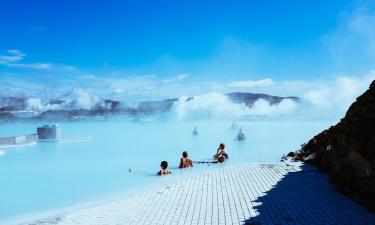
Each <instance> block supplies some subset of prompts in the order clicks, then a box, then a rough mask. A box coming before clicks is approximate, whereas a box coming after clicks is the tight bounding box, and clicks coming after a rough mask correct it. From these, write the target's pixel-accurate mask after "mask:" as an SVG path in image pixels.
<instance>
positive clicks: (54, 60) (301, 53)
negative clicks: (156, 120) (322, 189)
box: [0, 0, 374, 81]
mask: <svg viewBox="0 0 375 225" xmlns="http://www.w3.org/2000/svg"><path fill="white" fill-rule="evenodd" d="M372 9H373V8H372V5H371V4H370V3H369V2H366V1H354V2H353V1H346V0H331V1H326V0H314V1H300V0H289V1H276V0H275V1H270V0H268V1H267V0H266V1H201V0H200V1H195V0H189V1H178V0H171V1H165V0H158V1H142V0H139V1H135V0H134V1H110V0H107V1H70V0H64V1H57V0H23V1H22V0H3V1H1V6H0V56H9V55H12V54H13V55H14V54H23V55H22V57H21V58H22V59H18V60H13V61H12V62H10V61H9V60H8V61H6V62H4V60H3V62H2V63H1V60H0V73H2V74H5V75H6V76H7V77H8V76H17V77H21V78H23V79H26V80H29V79H31V80H32V79H34V77H33V76H36V77H39V78H40V77H42V76H55V75H56V76H64V75H65V74H64V73H66V76H71V77H74V76H75V74H77V72H72V71H71V70H69V69H66V68H70V67H74V68H75V69H76V70H79V71H80V73H82V72H83V71H84V72H86V73H90V74H95V75H98V76H106V75H107V74H110V73H113V72H118V71H120V72H121V73H124V74H128V75H130V76H140V75H147V74H154V75H157V76H160V77H162V78H163V77H172V76H175V75H178V74H188V75H189V79H191V80H195V81H200V80H204V81H209V80H225V81H232V80H256V79H263V78H267V77H269V78H272V79H273V80H288V79H294V80H298V79H304V80H311V79H315V78H323V77H325V76H329V75H331V74H340V73H349V74H353V73H362V72H365V71H368V70H370V69H372V66H373V64H374V63H373V57H372V56H373V54H372V53H368V52H367V50H366V46H367V44H368V45H370V44H371V43H370V42H371V41H373V40H374V37H373V36H374V33H370V34H368V33H369V32H367V33H366V32H365V31H363V29H365V28H366V26H367V24H366V22H369V21H370V22H371V21H372V20H373V10H372ZM361 16H364V17H365V18H366V19H367V21H365V22H364V25H363V24H360V25H358V26H360V28H358V29H356V27H354V28H355V29H353V27H352V25H351V23H352V22H353V21H355V19H356V17H361ZM370 25H371V23H370ZM372 25H373V24H372ZM361 29H362V30H361ZM358 30H359V31H358ZM356 32H357V33H356ZM365 35H367V36H365ZM346 36H349V37H350V39H349V40H345V37H346ZM352 36H353V37H352ZM353 38H354V40H355V41H353ZM357 41H358V42H360V43H361V44H359V47H358V48H359V49H357V45H356V42H357ZM365 41H366V46H361V45H364V43H365ZM373 44H374V43H373ZM12 49H13V50H18V51H20V52H21V53H10V52H7V51H8V50H12ZM352 50H353V51H352ZM11 63H13V64H18V65H13V66H12V65H10V64H11ZM19 64H22V65H19ZM40 64H46V65H47V64H48V65H50V64H51V65H54V68H58V69H56V71H54V70H52V69H48V70H43V68H39V67H43V66H41V65H40ZM5 75H4V76H5ZM0 79H1V78H0Z"/></svg>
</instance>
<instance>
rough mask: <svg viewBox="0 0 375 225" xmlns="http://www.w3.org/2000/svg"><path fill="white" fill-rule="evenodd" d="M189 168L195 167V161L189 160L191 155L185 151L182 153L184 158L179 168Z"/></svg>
mask: <svg viewBox="0 0 375 225" xmlns="http://www.w3.org/2000/svg"><path fill="white" fill-rule="evenodd" d="M188 167H193V161H192V160H191V159H190V158H189V155H188V153H187V151H184V152H183V153H182V158H181V161H180V166H179V168H181V169H182V168H188Z"/></svg>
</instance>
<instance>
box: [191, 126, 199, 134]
mask: <svg viewBox="0 0 375 225" xmlns="http://www.w3.org/2000/svg"><path fill="white" fill-rule="evenodd" d="M192 134H193V136H198V134H199V133H198V129H197V127H194V130H193V132H192Z"/></svg>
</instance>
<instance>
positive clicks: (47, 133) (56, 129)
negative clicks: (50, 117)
mask: <svg viewBox="0 0 375 225" xmlns="http://www.w3.org/2000/svg"><path fill="white" fill-rule="evenodd" d="M37 134H38V140H58V139H60V138H61V128H60V126H59V125H57V124H54V125H52V126H50V125H44V126H42V127H38V128H37Z"/></svg>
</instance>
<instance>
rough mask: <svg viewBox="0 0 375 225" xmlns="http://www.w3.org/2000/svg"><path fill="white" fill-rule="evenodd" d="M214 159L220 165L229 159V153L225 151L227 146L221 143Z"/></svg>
mask: <svg viewBox="0 0 375 225" xmlns="http://www.w3.org/2000/svg"><path fill="white" fill-rule="evenodd" d="M214 159H216V160H217V161H218V162H219V163H222V162H224V161H225V160H226V159H228V153H227V152H226V151H225V145H224V144H223V143H220V145H219V148H218V149H217V152H216V155H214Z"/></svg>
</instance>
